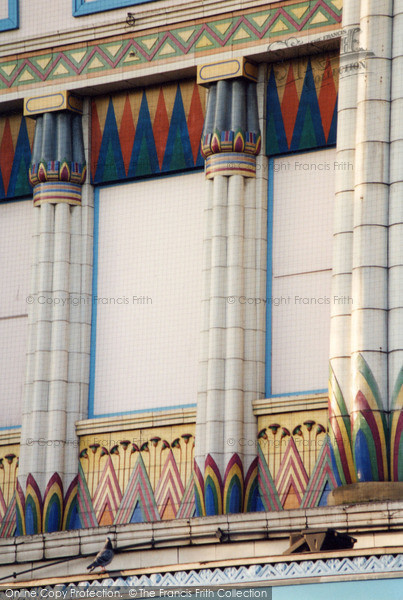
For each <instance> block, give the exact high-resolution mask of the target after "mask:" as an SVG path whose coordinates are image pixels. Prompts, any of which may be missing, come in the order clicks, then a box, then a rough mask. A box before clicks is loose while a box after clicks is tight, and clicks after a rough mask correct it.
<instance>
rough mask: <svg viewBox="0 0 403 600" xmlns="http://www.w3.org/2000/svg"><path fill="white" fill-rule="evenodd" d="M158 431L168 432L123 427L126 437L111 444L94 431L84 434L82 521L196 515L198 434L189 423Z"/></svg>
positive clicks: (132, 520)
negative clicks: (194, 467)
mask: <svg viewBox="0 0 403 600" xmlns="http://www.w3.org/2000/svg"><path fill="white" fill-rule="evenodd" d="M191 429H192V428H190V430H191ZM157 431H158V433H160V435H164V436H166V438H165V439H163V438H162V437H159V436H156V435H155V433H156V430H155V429H150V430H149V432H150V433H151V432H152V433H153V437H151V438H150V437H149V436H148V435H147V431H141V432H139V431H136V430H135V431H133V432H128V431H125V432H122V434H123V435H124V437H122V439H121V440H120V441H118V442H116V441H114V442H113V445H112V447H111V448H110V449H108V448H107V447H105V446H100V444H98V443H95V442H94V437H93V436H91V435H89V436H87V437H85V438H82V444H81V447H82V450H81V451H80V473H79V485H78V505H79V513H80V515H79V516H80V519H81V524H82V526H84V527H94V526H97V525H107V524H112V523H115V524H121V523H139V522H151V521H159V520H161V519H174V518H190V517H192V516H193V515H194V513H195V495H194V486H193V473H192V464H193V452H194V438H193V434H192V433H189V432H188V427H187V426H186V427H182V428H181V427H175V428H161V429H160V430H157ZM182 432H183V433H182ZM175 436H176V437H175ZM115 437H116V438H117V440H119V438H120V437H121V436H120V434H115ZM172 437H174V439H173V440H172ZM130 439H137V440H138V441H139V442H140V443H139V444H137V443H135V442H130V441H129V440H130ZM168 439H170V440H172V441H170V442H168V441H167V440H168ZM140 440H142V442H141V441H140ZM104 443H106V441H105V442H104ZM84 444H86V447H84V448H83V445H84ZM185 484H186V485H185Z"/></svg>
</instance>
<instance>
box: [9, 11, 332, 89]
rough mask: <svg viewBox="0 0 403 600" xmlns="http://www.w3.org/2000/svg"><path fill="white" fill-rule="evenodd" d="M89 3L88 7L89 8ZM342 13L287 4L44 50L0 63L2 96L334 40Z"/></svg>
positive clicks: (208, 17)
mask: <svg viewBox="0 0 403 600" xmlns="http://www.w3.org/2000/svg"><path fill="white" fill-rule="evenodd" d="M77 1H79V0H77ZM85 4H87V5H88V6H87V8H89V3H88V2H86V3H85ZM91 4H94V5H95V3H93V2H91ZM279 4H280V6H279ZM78 6H79V5H78ZM84 8H86V7H85V6H84ZM81 9H82V10H83V3H82V1H81ZM341 13H342V0H310V1H309V2H303V3H302V4H301V2H300V0H285V1H284V2H281V3H275V4H269V5H268V6H266V7H260V8H259V9H256V8H252V9H249V10H245V9H244V8H242V9H241V10H240V11H238V12H234V13H230V14H229V15H228V16H227V17H224V18H223V17H222V16H221V15H218V16H213V17H211V16H207V17H204V18H202V19H196V20H193V19H192V20H190V21H188V22H187V23H185V24H183V23H178V24H177V25H173V24H171V23H169V24H167V25H165V26H161V27H159V28H158V30H156V29H149V30H141V31H139V32H135V33H128V34H126V35H124V36H121V37H119V40H116V39H113V38H109V39H98V36H96V37H97V39H95V40H92V41H86V42H82V43H80V42H78V43H76V44H73V45H65V46H62V47H58V48H57V50H55V51H54V52H53V53H49V50H48V49H46V48H45V49H43V50H42V49H41V50H38V51H37V52H35V53H30V55H29V56H26V55H24V56H23V57H21V58H15V57H12V58H10V57H5V58H4V59H0V91H1V90H7V89H10V88H13V87H17V86H18V87H22V86H30V85H32V84H34V83H39V82H45V81H46V82H60V81H62V80H63V79H64V80H69V81H71V80H75V81H77V80H78V81H79V80H85V81H86V82H87V80H88V79H92V80H93V81H94V79H95V80H96V78H98V77H105V76H107V75H111V74H113V73H120V74H122V73H126V74H127V76H128V77H131V76H132V75H133V68H135V69H136V70H137V69H140V70H141V69H142V68H148V67H149V66H150V65H152V66H154V65H159V64H160V65H165V64H166V63H167V62H168V61H169V62H170V61H171V60H172V59H177V60H179V61H180V59H181V58H185V59H191V60H194V57H195V56H203V55H205V54H206V53H210V52H212V51H219V50H220V49H223V50H224V51H226V52H231V51H232V50H233V49H237V48H242V47H244V46H246V45H248V46H249V47H251V46H260V47H261V46H262V44H264V43H265V42H266V43H267V44H269V42H270V49H272V50H276V49H278V43H279V42H280V47H282V46H281V44H285V43H286V42H287V40H290V38H291V39H292V37H293V36H304V35H308V34H324V35H325V36H328V35H330V36H331V37H332V32H333V31H335V30H337V29H338V28H339V27H340V23H341ZM162 68H163V67H162ZM123 78H124V77H123Z"/></svg>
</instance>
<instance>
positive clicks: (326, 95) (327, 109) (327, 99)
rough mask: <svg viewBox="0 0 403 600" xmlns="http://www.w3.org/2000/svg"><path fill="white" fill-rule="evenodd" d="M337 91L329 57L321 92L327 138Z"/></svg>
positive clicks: (322, 112) (321, 111)
mask: <svg viewBox="0 0 403 600" xmlns="http://www.w3.org/2000/svg"><path fill="white" fill-rule="evenodd" d="M336 99H337V92H336V86H335V84H334V79H333V71H332V66H331V64H330V59H329V57H328V58H327V60H326V67H325V72H324V73H323V78H322V85H321V88H320V92H319V98H318V103H319V110H320V114H321V117H322V125H323V132H324V134H325V139H326V141H327V138H328V137H329V132H330V127H331V126H332V120H333V113H334V108H335V106H336Z"/></svg>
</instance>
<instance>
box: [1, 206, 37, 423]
mask: <svg viewBox="0 0 403 600" xmlns="http://www.w3.org/2000/svg"><path fill="white" fill-rule="evenodd" d="M32 225H33V207H32V200H26V201H20V202H5V203H2V204H0V282H1V285H0V406H1V409H2V410H1V411H0V427H7V426H9V425H20V424H21V411H22V393H23V384H24V380H25V365H26V344H27V334H28V319H27V302H26V300H27V296H28V294H29V281H30V262H31V261H30V249H31V234H32V231H31V229H32Z"/></svg>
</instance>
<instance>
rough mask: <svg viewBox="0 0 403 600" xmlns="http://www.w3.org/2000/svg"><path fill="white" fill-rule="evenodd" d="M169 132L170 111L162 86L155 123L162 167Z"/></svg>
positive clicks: (155, 133) (159, 160)
mask: <svg viewBox="0 0 403 600" xmlns="http://www.w3.org/2000/svg"><path fill="white" fill-rule="evenodd" d="M168 132H169V120H168V113H167V109H166V106H165V99H164V93H163V91H162V88H161V89H160V93H159V96H158V104H157V110H156V111H155V118H154V124H153V133H154V140H155V148H156V150H157V156H158V162H159V165H160V169H161V167H162V161H163V160H164V154H165V147H166V145H167V139H168Z"/></svg>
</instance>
